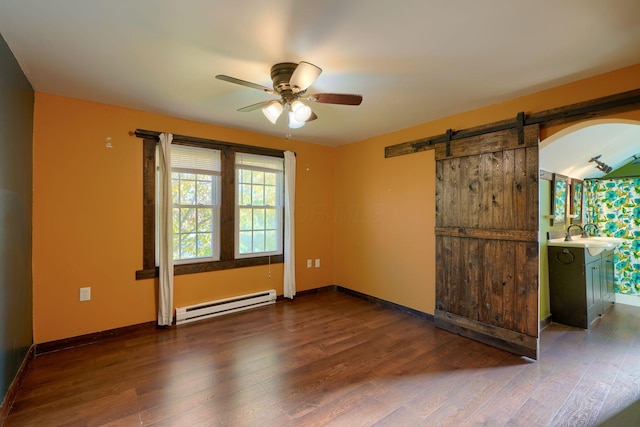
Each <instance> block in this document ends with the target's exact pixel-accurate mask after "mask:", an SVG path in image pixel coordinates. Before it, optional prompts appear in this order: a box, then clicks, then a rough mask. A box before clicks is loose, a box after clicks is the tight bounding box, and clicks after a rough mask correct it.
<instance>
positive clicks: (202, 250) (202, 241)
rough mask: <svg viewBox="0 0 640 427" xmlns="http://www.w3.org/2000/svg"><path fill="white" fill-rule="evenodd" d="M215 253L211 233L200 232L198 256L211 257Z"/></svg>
mask: <svg viewBox="0 0 640 427" xmlns="http://www.w3.org/2000/svg"><path fill="white" fill-rule="evenodd" d="M212 255H213V245H212V244H211V234H210V233H198V257H210V256H212Z"/></svg>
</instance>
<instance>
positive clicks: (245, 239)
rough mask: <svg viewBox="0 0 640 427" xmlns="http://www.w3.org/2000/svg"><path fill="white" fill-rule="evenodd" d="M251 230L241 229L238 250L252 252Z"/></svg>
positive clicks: (244, 252)
mask: <svg viewBox="0 0 640 427" xmlns="http://www.w3.org/2000/svg"><path fill="white" fill-rule="evenodd" d="M251 234H252V233H251V231H241V232H240V242H239V244H238V250H239V252H240V253H241V254H247V253H249V252H252V247H253V245H252V238H251Z"/></svg>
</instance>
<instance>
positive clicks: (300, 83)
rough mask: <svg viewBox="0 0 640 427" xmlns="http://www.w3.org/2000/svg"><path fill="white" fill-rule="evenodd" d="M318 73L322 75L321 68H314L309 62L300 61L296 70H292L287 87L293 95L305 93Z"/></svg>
mask: <svg viewBox="0 0 640 427" xmlns="http://www.w3.org/2000/svg"><path fill="white" fill-rule="evenodd" d="M320 73H322V68H320V67H316V66H315V65H313V64H311V63H309V62H305V61H301V62H300V63H299V64H298V66H297V67H296V69H295V70H293V74H291V78H290V79H289V85H290V86H291V88H292V90H293V92H294V93H297V92H302V91H305V90H307V88H308V87H309V86H311V83H313V82H314V81H315V79H317V78H318V76H319V75H320Z"/></svg>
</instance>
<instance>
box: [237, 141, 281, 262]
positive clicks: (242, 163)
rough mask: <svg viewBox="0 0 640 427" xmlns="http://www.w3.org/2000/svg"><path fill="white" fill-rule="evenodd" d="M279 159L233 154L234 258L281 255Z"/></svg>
mask: <svg viewBox="0 0 640 427" xmlns="http://www.w3.org/2000/svg"><path fill="white" fill-rule="evenodd" d="M283 170H284V161H283V159H281V158H276V157H267V156H257V155H254V154H245V153H237V154H236V182H237V189H236V195H237V197H236V215H235V219H236V230H237V233H236V244H235V255H236V258H242V257H248V256H255V255H256V254H262V255H276V254H282V227H283V222H282V215H283Z"/></svg>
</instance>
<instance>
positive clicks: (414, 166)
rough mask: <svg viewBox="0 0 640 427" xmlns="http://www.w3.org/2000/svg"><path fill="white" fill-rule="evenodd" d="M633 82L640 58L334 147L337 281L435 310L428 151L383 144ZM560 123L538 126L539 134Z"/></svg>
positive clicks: (639, 77)
mask: <svg viewBox="0 0 640 427" xmlns="http://www.w3.org/2000/svg"><path fill="white" fill-rule="evenodd" d="M638 88H640V64H638V65H636V66H633V67H628V68H626V69H622V70H619V71H616V72H612V73H608V74H604V75H600V76H597V77H594V78H591V79H586V80H582V81H578V82H575V83H572V84H569V85H565V86H561V87H559V88H555V89H551V90H546V91H542V92H539V93H536V94H533V95H530V96H525V97H520V98H517V99H514V100H511V101H508V102H504V103H501V104H496V105H491V106H489V107H486V108H482V109H478V110H474V111H469V112H465V113H462V114H458V115H454V116H450V117H446V118H443V119H440V120H435V121H432V122H428V123H425V124H422V125H420V126H415V127H412V128H408V129H404V130H401V131H398V132H393V133H390V134H386V135H381V136H378V137H375V138H370V139H368V140H365V141H361V142H358V143H355V144H350V145H347V146H343V147H340V148H338V149H337V151H338V154H337V158H336V159H337V163H336V182H337V183H339V185H338V186H337V187H336V206H337V208H338V212H342V213H343V215H342V216H341V217H339V218H338V221H337V222H336V240H335V245H336V251H335V256H336V267H335V268H336V271H335V277H336V283H337V284H339V285H342V286H345V287H347V288H350V289H353V290H356V291H359V292H362V293H365V294H368V295H373V296H375V297H378V298H382V299H385V300H388V301H391V302H395V303H398V304H402V305H405V306H408V307H411V308H414V309H417V310H420V311H423V312H426V313H433V312H434V309H435V263H436V262H437V261H436V259H435V238H434V234H433V227H434V225H435V183H434V179H435V160H434V156H433V152H432V151H429V152H422V153H417V154H411V155H406V156H400V157H394V158H389V159H385V158H384V147H385V146H388V145H394V144H398V143H402V142H406V141H412V140H415V139H419V138H425V137H429V136H434V135H439V134H442V133H444V132H445V131H446V130H447V129H449V128H451V129H454V130H456V129H464V128H468V127H473V126H479V125H483V124H486V123H491V122H495V121H499V120H504V119H509V118H515V117H516V114H517V113H518V112H520V111H524V112H525V113H533V112H540V111H543V110H547V109H551V108H556V107H561V106H565V105H569V104H573V103H576V102H582V101H587V100H590V99H594V98H598V97H602V96H606V95H611V94H615V93H619V92H624V91H628V90H633V89H638ZM639 115H640V111H634V112H630V113H624V114H618V115H616V117H620V118H637V117H638V116H639ZM563 127H565V126H558V127H555V128H549V129H545V130H543V132H542V138H544V137H547V136H549V135H551V134H553V133H555V132H557V131H559V130H560V129H562V128H563Z"/></svg>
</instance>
